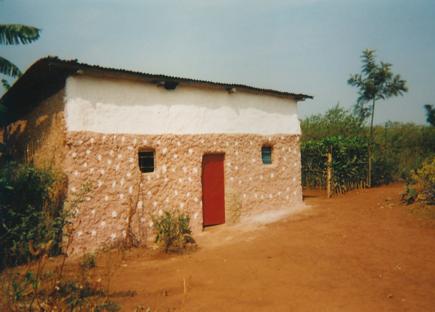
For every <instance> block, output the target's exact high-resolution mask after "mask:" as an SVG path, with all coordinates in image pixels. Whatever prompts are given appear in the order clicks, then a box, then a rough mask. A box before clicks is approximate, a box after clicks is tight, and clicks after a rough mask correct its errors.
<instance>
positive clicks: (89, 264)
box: [79, 253, 97, 270]
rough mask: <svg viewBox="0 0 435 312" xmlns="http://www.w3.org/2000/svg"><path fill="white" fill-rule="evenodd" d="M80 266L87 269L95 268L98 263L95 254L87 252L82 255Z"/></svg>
mask: <svg viewBox="0 0 435 312" xmlns="http://www.w3.org/2000/svg"><path fill="white" fill-rule="evenodd" d="M79 265H80V267H81V268H82V269H85V270H89V269H93V268H95V267H96V265H97V260H96V257H95V254H93V253H86V254H84V255H83V256H82V258H81V259H80V263H79Z"/></svg>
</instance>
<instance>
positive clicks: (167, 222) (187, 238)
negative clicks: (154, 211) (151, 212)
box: [152, 211, 195, 252]
mask: <svg viewBox="0 0 435 312" xmlns="http://www.w3.org/2000/svg"><path fill="white" fill-rule="evenodd" d="M152 220H153V223H154V229H155V231H156V239H155V242H156V243H160V244H161V245H162V246H163V248H164V250H165V252H169V251H170V250H180V249H183V248H185V247H186V245H187V244H188V243H194V242H195V241H194V240H193V238H192V236H191V234H192V232H191V230H190V225H189V223H190V217H189V216H188V215H187V214H184V213H182V212H177V211H175V212H169V211H164V212H163V213H162V214H161V215H159V216H153V217H152Z"/></svg>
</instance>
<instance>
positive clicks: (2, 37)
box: [0, 24, 40, 85]
mask: <svg viewBox="0 0 435 312" xmlns="http://www.w3.org/2000/svg"><path fill="white" fill-rule="evenodd" d="M39 33H40V30H39V29H38V28H36V27H32V26H26V25H20V24H0V44H4V45H17V44H28V43H31V42H33V41H35V40H37V39H38V38H39ZM0 73H1V74H3V75H6V76H10V77H13V78H15V77H18V76H20V75H21V71H20V69H19V68H18V67H17V66H16V65H15V64H13V63H12V62H10V61H8V60H7V59H5V58H4V57H2V56H0ZM2 83H3V85H7V82H6V81H5V80H4V79H2Z"/></svg>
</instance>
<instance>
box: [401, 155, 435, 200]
mask: <svg viewBox="0 0 435 312" xmlns="http://www.w3.org/2000/svg"><path fill="white" fill-rule="evenodd" d="M402 199H403V200H404V201H405V202H406V203H408V204H410V203H413V202H416V201H419V202H422V203H425V204H429V205H435V157H431V158H429V159H427V160H426V161H424V162H423V165H422V166H421V167H420V168H419V169H417V170H416V171H415V172H413V173H412V174H411V178H410V180H409V181H408V183H407V186H406V192H405V194H404V195H403V196H402Z"/></svg>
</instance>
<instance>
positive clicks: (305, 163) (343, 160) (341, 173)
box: [301, 136, 367, 192]
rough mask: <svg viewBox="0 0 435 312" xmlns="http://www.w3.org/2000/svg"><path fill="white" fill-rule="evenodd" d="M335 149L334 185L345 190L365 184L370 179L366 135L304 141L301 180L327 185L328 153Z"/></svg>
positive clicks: (336, 189) (333, 151)
mask: <svg viewBox="0 0 435 312" xmlns="http://www.w3.org/2000/svg"><path fill="white" fill-rule="evenodd" d="M329 151H331V152H332V159H333V162H332V171H333V187H334V191H335V192H344V191H347V190H350V189H353V188H356V187H359V186H361V185H364V184H365V181H366V179H367V140H366V139H365V138H363V137H347V138H343V137H341V136H330V137H325V138H323V139H320V140H311V141H306V142H303V143H302V145H301V154H302V183H303V185H305V186H310V187H325V186H326V168H327V164H326V154H327V153H328V152H329Z"/></svg>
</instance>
